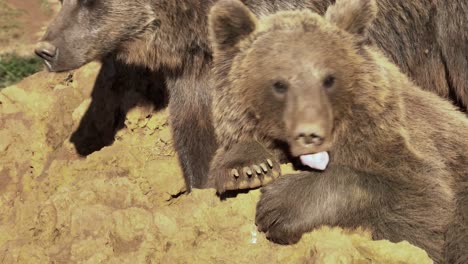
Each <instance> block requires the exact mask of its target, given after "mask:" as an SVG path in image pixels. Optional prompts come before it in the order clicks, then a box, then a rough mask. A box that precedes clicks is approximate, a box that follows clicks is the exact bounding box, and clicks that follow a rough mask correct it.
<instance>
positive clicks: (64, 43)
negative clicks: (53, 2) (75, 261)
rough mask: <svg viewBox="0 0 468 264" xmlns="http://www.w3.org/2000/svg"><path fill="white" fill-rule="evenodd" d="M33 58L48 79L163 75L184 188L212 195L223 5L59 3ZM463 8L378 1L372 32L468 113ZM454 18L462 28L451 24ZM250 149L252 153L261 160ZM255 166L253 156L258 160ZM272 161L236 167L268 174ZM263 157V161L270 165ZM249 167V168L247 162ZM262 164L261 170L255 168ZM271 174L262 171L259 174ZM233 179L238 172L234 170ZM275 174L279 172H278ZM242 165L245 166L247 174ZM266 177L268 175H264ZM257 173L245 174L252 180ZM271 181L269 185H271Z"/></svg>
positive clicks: (264, 0) (280, 1)
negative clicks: (84, 69)
mask: <svg viewBox="0 0 468 264" xmlns="http://www.w3.org/2000/svg"><path fill="white" fill-rule="evenodd" d="M60 2H61V3H62V8H61V10H60V13H59V14H58V16H57V17H56V18H55V20H54V21H53V22H52V23H51V24H50V25H49V27H48V29H47V32H46V34H45V35H44V37H43V39H42V41H41V42H40V43H38V47H37V49H36V53H37V54H38V55H39V56H40V57H42V58H43V59H44V61H45V64H46V65H47V68H48V69H49V70H51V71H67V70H72V69H75V68H77V67H80V66H81V65H83V64H85V63H87V62H89V61H91V60H95V59H101V58H103V57H105V56H107V55H112V56H116V57H117V58H119V59H121V60H122V61H124V62H126V63H128V64H130V65H131V64H136V65H138V66H143V67H146V68H149V69H151V70H154V71H157V72H158V73H159V72H162V73H163V74H164V75H165V79H166V86H167V89H168V91H169V94H170V100H169V110H170V123H171V126H172V130H173V134H174V141H175V148H176V150H177V153H178V156H179V159H180V161H181V166H182V169H183V173H184V177H185V179H186V182H187V185H188V187H189V188H191V187H197V188H199V187H207V178H208V173H207V172H208V169H209V162H210V160H211V159H212V157H213V154H214V152H215V150H216V149H217V143H216V141H215V133H214V127H213V124H212V121H211V106H210V104H211V95H210V91H211V89H212V88H211V82H210V78H211V75H212V72H211V61H212V50H211V47H210V44H209V41H208V31H207V13H208V10H209V8H210V7H211V6H212V5H213V4H214V3H216V2H217V0H208V1H193V0H178V1H174V0H139V1H127V0H80V1H77V0H62V1H60ZM243 2H244V3H245V4H246V5H247V6H248V7H249V8H250V9H251V10H252V12H253V13H255V14H257V15H260V14H262V15H263V14H270V13H273V12H276V11H278V10H290V9H300V8H309V9H311V10H314V11H316V12H318V13H320V14H323V13H324V12H325V10H326V7H327V6H328V5H330V4H331V3H333V2H334V1H333V0H312V1H311V0H245V1H243ZM464 3H465V1H464V0H452V1H450V3H447V2H446V1H441V0H437V1H434V0H416V1H407V0H394V1H387V0H379V1H378V5H379V6H380V7H381V14H380V15H379V17H378V18H377V20H376V21H375V24H374V26H372V28H371V29H369V32H370V33H369V35H370V37H371V39H372V40H373V41H374V42H375V43H377V44H378V46H379V47H381V48H383V50H384V51H385V53H386V54H387V55H388V56H389V57H391V58H392V60H394V61H395V62H396V63H397V64H398V65H399V66H400V67H402V68H403V71H404V72H406V73H408V74H410V76H412V77H413V78H414V79H415V81H416V83H418V84H423V86H424V87H426V88H427V89H429V90H431V91H434V92H436V93H438V94H439V95H441V96H444V97H450V98H451V99H453V100H454V101H455V102H457V103H458V104H459V106H461V107H463V108H466V106H467V105H468V100H467V99H468V94H467V92H466V91H467V88H466V87H467V84H468V76H467V74H468V70H467V69H468V67H467V65H468V56H467V54H468V49H467V47H468V35H467V34H466V32H468V28H467V27H468V17H467V16H466V15H465V14H466V12H468V7H467V6H466V5H465V4H464ZM454 18H456V19H454ZM256 148H257V149H258V148H260V147H258V146H257V145H254V148H253V150H252V151H251V153H253V154H255V153H257V151H256ZM253 157H255V155H253ZM268 157H269V156H268V155H266V154H265V155H264V157H262V158H258V159H252V157H247V156H245V157H243V159H242V161H238V162H237V163H236V164H239V163H243V165H249V164H257V163H258V165H259V166H258V167H252V169H254V170H257V169H258V168H260V169H267V170H268V169H269V168H271V167H268V166H267V164H266V163H265V162H267V161H266V160H268ZM265 158H266V159H265ZM251 159H252V160H251ZM257 161H258V162H257ZM262 163H263V166H267V167H263V168H261V167H260V165H262ZM228 165H229V164H225V167H228V171H231V169H235V168H237V167H238V166H237V165H236V166H234V167H233V166H231V167H229V166H228ZM274 166H276V167H277V165H274ZM242 167H244V166H241V168H242ZM268 171H269V170H268ZM249 172H252V171H250V169H248V168H247V171H246V173H249ZM273 174H275V172H270V171H269V174H268V175H267V176H273Z"/></svg>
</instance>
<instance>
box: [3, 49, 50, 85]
mask: <svg viewBox="0 0 468 264" xmlns="http://www.w3.org/2000/svg"><path fill="white" fill-rule="evenodd" d="M42 67H43V66H42V61H41V60H40V59H39V58H38V57H35V56H20V55H18V54H15V53H8V54H3V55H0V89H2V88H4V87H7V86H9V85H12V84H14V83H16V82H18V81H20V80H22V79H23V78H25V77H27V76H29V75H31V74H34V73H36V72H38V71H40V70H42Z"/></svg>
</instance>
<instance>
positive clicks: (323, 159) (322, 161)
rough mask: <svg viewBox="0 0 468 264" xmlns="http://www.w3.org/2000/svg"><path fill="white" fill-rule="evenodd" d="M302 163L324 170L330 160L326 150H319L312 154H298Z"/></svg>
mask: <svg viewBox="0 0 468 264" xmlns="http://www.w3.org/2000/svg"><path fill="white" fill-rule="evenodd" d="M299 159H300V160H301V162H302V164H303V165H305V166H308V167H310V168H312V169H316V170H321V171H323V170H325V169H326V168H327V166H328V163H329V162H330V156H329V155H328V152H327V151H321V152H318V153H314V154H305V155H300V156H299Z"/></svg>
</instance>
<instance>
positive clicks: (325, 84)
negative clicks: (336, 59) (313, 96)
mask: <svg viewBox="0 0 468 264" xmlns="http://www.w3.org/2000/svg"><path fill="white" fill-rule="evenodd" d="M333 84H335V76H333V75H328V76H327V77H325V79H324V80H323V87H325V88H331V87H332V86H333Z"/></svg>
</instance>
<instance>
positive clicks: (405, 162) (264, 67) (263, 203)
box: [210, 0, 468, 263]
mask: <svg viewBox="0 0 468 264" xmlns="http://www.w3.org/2000/svg"><path fill="white" fill-rule="evenodd" d="M376 15H377V6H376V3H375V2H374V1H373V0H339V1H337V2H336V4H335V5H334V6H331V7H330V8H329V9H328V10H327V11H326V13H325V14H324V17H322V16H320V15H319V14H316V13H313V12H311V11H294V12H292V11H289V12H278V13H276V14H274V15H271V16H266V17H261V18H257V17H256V16H255V15H254V14H253V13H251V12H250V11H249V9H248V8H247V7H245V6H244V5H243V4H242V3H240V2H239V1H235V0H222V1H220V2H219V3H218V4H217V5H216V6H215V7H214V8H213V9H212V11H211V14H210V32H211V36H212V40H213V46H214V66H215V69H216V71H217V86H216V89H217V90H216V91H217V94H216V96H215V98H214V105H215V109H217V111H215V114H216V115H217V116H216V117H217V119H216V120H217V122H218V126H219V128H220V129H219V135H220V138H221V139H222V141H221V142H227V144H228V145H229V144H231V146H236V145H237V144H238V142H240V144H244V142H247V141H249V140H258V141H261V142H264V144H265V145H267V146H275V144H276V142H283V143H285V144H287V145H288V146H289V149H290V152H291V154H292V155H293V156H300V155H303V154H309V153H316V152H320V151H328V152H329V153H330V156H331V161H330V164H329V168H328V169H327V170H326V171H325V172H323V173H318V172H303V173H301V174H299V175H287V176H284V177H281V178H279V179H278V180H277V181H275V182H273V183H272V184H270V185H268V186H266V187H264V188H263V189H262V192H263V194H262V197H261V199H260V201H259V203H258V205H257V216H256V223H257V225H258V227H259V229H260V230H262V231H264V232H266V233H267V236H268V237H269V238H271V239H272V240H273V241H276V242H279V243H295V242H297V240H299V239H300V237H301V236H302V234H303V233H304V232H308V231H310V230H312V229H313V228H315V227H318V226H320V225H339V226H343V227H357V226H366V227H369V228H371V229H372V230H373V234H374V237H375V238H376V239H381V238H385V239H389V240H391V241H395V242H396V241H401V240H408V241H410V242H411V243H413V244H415V245H417V246H419V247H422V248H423V249H425V250H427V251H428V253H429V255H430V256H431V257H432V258H433V259H434V260H435V261H436V263H442V262H444V261H449V262H450V263H466V261H468V250H467V249H468V229H467V227H468V217H467V214H468V212H467V211H466V210H467V207H468V203H467V199H468V198H467V196H466V192H467V191H466V186H467V183H468V155H467V152H466V150H467V149H468V137H467V131H468V119H467V118H466V116H465V115H464V114H463V113H461V112H459V111H458V110H457V109H455V107H454V106H453V105H452V104H450V102H448V101H446V100H444V99H441V98H440V97H438V96H436V95H434V94H432V93H429V92H427V91H423V90H422V89H420V88H419V87H418V86H416V85H415V84H414V83H413V82H412V81H411V80H409V78H408V77H407V76H406V75H405V74H403V73H402V72H401V71H400V69H399V68H398V67H397V66H396V65H394V64H393V63H392V62H390V60H389V59H387V58H386V57H385V56H384V55H383V53H382V52H381V51H380V50H379V49H378V48H377V47H376V45H374V44H373V43H369V42H368V41H367V40H366V39H367V38H366V36H368V34H370V33H371V32H370V31H369V29H370V28H369V27H370V25H371V22H372V21H373V20H374V19H375V16H376ZM226 36H228V37H226ZM330 76H332V77H333V78H334V81H333V82H331V81H326V80H329V77H330ZM278 82H281V83H282V84H283V86H285V87H286V88H287V89H286V90H284V89H278V88H277V86H278V85H277V83H278ZM324 126H331V127H332V128H331V129H322V128H323V127H324ZM317 129H322V130H319V131H320V132H319V133H318V134H320V135H321V136H322V137H323V142H322V143H321V144H304V142H303V141H298V140H297V139H298V133H299V134H300V133H302V132H304V131H305V132H310V131H312V132H314V133H315V132H316V131H317ZM305 132H304V133H305ZM228 150H229V148H228ZM223 151H225V150H223V149H221V150H220V151H218V156H222V153H223ZM231 155H232V154H231ZM444 248H445V251H446V252H444ZM444 254H446V256H444Z"/></svg>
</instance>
